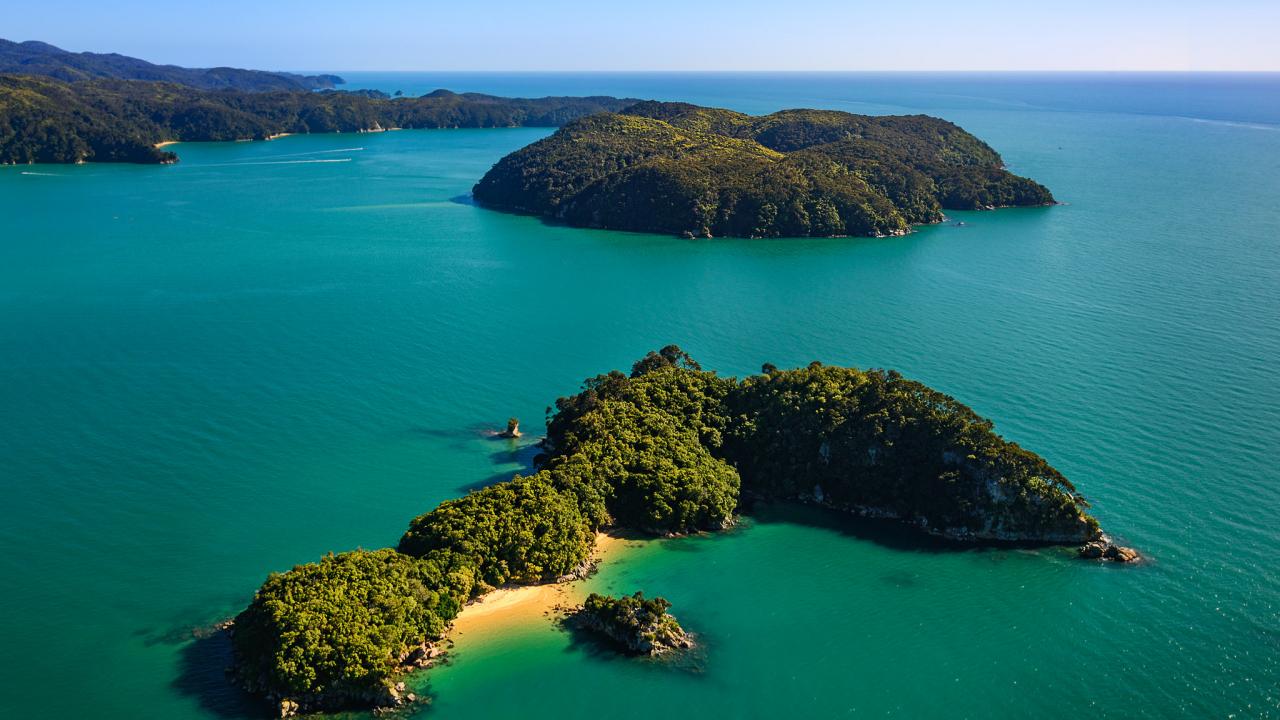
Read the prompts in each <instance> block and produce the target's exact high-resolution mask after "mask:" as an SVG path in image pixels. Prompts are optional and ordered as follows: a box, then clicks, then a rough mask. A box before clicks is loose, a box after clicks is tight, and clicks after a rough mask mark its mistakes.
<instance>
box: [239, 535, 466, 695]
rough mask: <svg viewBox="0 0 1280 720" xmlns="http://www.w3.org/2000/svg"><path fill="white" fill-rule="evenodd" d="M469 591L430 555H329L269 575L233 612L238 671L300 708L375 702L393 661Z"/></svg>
mask: <svg viewBox="0 0 1280 720" xmlns="http://www.w3.org/2000/svg"><path fill="white" fill-rule="evenodd" d="M469 596H470V588H469V587H468V586H467V583H466V582H465V579H460V578H459V576H458V575H456V574H454V575H450V573H449V572H448V569H447V568H442V567H441V566H440V565H438V564H437V563H436V562H434V561H432V560H420V559H417V558H412V557H409V556H408V555H403V554H401V553H398V552H395V551H394V550H378V551H376V552H365V551H363V550H357V551H355V552H349V553H343V554H341V555H329V556H328V557H326V558H324V559H323V560H321V561H320V562H318V563H312V564H310V565H300V566H298V567H295V568H294V569H293V570H291V571H289V572H287V573H282V574H274V575H272V576H271V577H269V578H267V581H266V582H265V583H264V584H263V585H262V587H261V589H259V590H258V593H257V595H256V596H255V597H254V599H253V603H252V604H250V605H249V607H248V608H247V609H245V611H244V612H242V613H240V615H239V616H238V617H237V618H236V622H235V635H234V640H235V645H236V649H237V653H238V657H239V661H240V662H239V666H238V668H237V673H238V675H239V676H240V678H241V679H242V680H243V681H244V683H245V685H246V686H247V687H248V688H249V689H250V690H253V691H256V692H261V693H265V694H269V695H272V696H273V697H275V698H276V699H284V698H293V699H294V700H295V701H302V702H303V703H305V704H304V707H340V706H342V705H344V704H348V703H364V702H367V703H369V704H375V703H377V702H378V700H379V699H380V698H381V697H383V696H384V695H385V694H386V691H387V690H388V687H387V685H386V682H385V681H386V679H387V678H388V677H390V676H391V675H392V674H393V673H394V672H395V671H396V670H397V669H398V667H399V664H400V662H399V661H400V659H401V658H403V657H405V656H406V655H407V654H408V653H409V652H410V650H411V649H412V648H414V647H417V646H419V645H421V644H422V643H423V642H424V641H428V640H430V639H433V638H438V637H440V636H441V635H442V634H443V633H444V630H445V627H446V625H447V624H448V623H449V622H450V621H451V620H453V618H454V616H456V615H457V614H458V610H459V608H460V607H461V604H462V602H463V601H465V600H466V599H467V598H468V597H469Z"/></svg>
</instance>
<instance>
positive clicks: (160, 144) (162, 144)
mask: <svg viewBox="0 0 1280 720" xmlns="http://www.w3.org/2000/svg"><path fill="white" fill-rule="evenodd" d="M180 142H182V141H181V140H161V141H160V142H158V143H156V144H155V145H152V146H151V147H153V148H155V149H157V150H159V149H160V148H162V147H167V146H169V145H177V144H178V143H180Z"/></svg>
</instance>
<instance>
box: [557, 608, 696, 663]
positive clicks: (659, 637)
mask: <svg viewBox="0 0 1280 720" xmlns="http://www.w3.org/2000/svg"><path fill="white" fill-rule="evenodd" d="M670 607H671V603H669V602H667V600H666V599H665V598H660V597H657V598H653V599H651V600H646V599H645V597H644V593H642V592H637V593H636V594H635V595H631V596H626V595H624V596H622V597H620V598H612V597H608V596H606V595H598V594H596V593H592V594H591V595H590V596H588V597H587V599H586V602H584V603H583V604H582V607H580V608H578V609H577V610H575V611H574V612H573V613H572V614H571V615H570V617H569V620H568V622H569V623H570V624H571V625H572V626H574V627H576V628H578V629H580V630H585V631H588V632H591V633H594V634H597V635H600V636H603V637H605V638H607V639H609V640H611V641H612V642H613V643H614V644H615V645H617V646H619V647H621V648H622V649H623V650H625V651H626V652H628V653H631V654H635V655H661V654H663V653H667V652H671V651H673V650H682V649H688V648H691V647H693V637H692V636H691V635H690V634H689V633H687V632H685V630H684V628H682V627H680V623H679V622H677V621H676V619H675V618H674V617H672V616H671V615H670V614H669V613H667V610H668V609H669V608H670Z"/></svg>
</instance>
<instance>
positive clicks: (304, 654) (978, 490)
mask: <svg viewBox="0 0 1280 720" xmlns="http://www.w3.org/2000/svg"><path fill="white" fill-rule="evenodd" d="M543 444H544V447H545V450H546V452H545V453H544V454H543V455H542V456H540V458H539V460H538V467H537V468H536V472H534V473H533V474H531V475H528V476H521V475H516V476H515V477H513V478H512V479H510V480H507V481H504V482H499V483H497V484H494V485H490V486H488V487H485V488H483V489H480V490H476V491H474V492H471V493H469V494H467V495H465V496H463V497H461V498H457V499H454V500H448V501H446V502H444V503H441V504H440V505H439V506H438V507H436V508H434V509H432V510H430V511H428V512H426V513H424V514H422V515H419V516H418V517H416V518H414V519H413V520H412V521H411V522H410V523H409V527H408V530H407V531H406V532H405V534H404V536H403V537H402V538H401V539H400V542H399V544H398V545H397V547H396V548H394V549H391V548H387V549H381V550H372V551H371V550H355V551H351V552H346V553H342V554H338V555H329V556H327V557H325V558H323V559H321V560H320V561H319V562H317V563H312V564H307V565H299V566H297V567H295V568H293V569H292V570H290V571H288V572H284V573H277V574H273V575H271V576H270V577H268V578H267V580H266V582H265V583H264V584H263V585H262V587H261V588H260V589H259V590H258V591H257V593H256V594H255V596H254V598H253V601H252V602H251V603H250V604H249V606H248V607H247V608H246V609H245V610H244V611H243V612H241V613H240V614H239V616H237V617H236V618H235V620H234V622H233V623H231V627H230V632H232V633H233V635H232V645H233V648H234V651H235V656H236V669H235V673H236V677H238V678H239V680H240V682H241V683H242V684H243V685H244V686H245V687H247V688H248V689H249V690H251V691H253V692H255V693H257V694H259V695H261V696H264V697H266V698H269V699H270V700H271V701H272V702H273V703H275V704H276V706H277V707H278V709H279V711H280V713H281V714H282V715H284V716H287V715H290V714H294V713H297V712H305V711H312V710H330V709H338V708H343V707H352V706H357V707H370V706H377V707H385V706H396V705H401V704H404V703H407V702H412V698H411V697H410V694H409V693H407V692H405V686H404V684H403V680H402V677H403V676H404V675H405V674H406V673H408V672H411V671H412V670H414V669H416V668H418V667H422V666H424V664H430V661H431V659H432V658H434V657H435V656H436V655H437V651H436V644H437V643H438V642H439V641H440V640H441V639H442V638H443V637H444V636H445V634H446V633H447V631H448V628H449V625H450V623H451V622H452V621H453V619H454V618H455V617H456V616H457V615H458V613H459V611H460V610H461V609H462V607H463V606H464V604H466V603H468V602H470V601H472V600H475V599H477V598H479V597H481V596H482V595H484V594H485V593H488V592H489V591H491V590H493V589H495V588H498V587H502V586H510V585H527V584H536V583H548V582H557V581H566V580H570V579H574V578H578V577H582V576H583V575H584V574H585V573H587V572H589V571H590V569H591V550H592V545H593V542H594V540H595V534H596V532H597V531H599V530H602V529H630V530H632V531H641V532H645V533H649V534H652V535H657V536H671V535H681V534H687V533H694V532H700V531H716V530H720V529H723V528H727V527H730V526H732V525H733V523H734V520H735V517H736V513H737V512H738V510H739V507H740V506H741V505H742V503H743V502H744V500H748V499H752V498H756V499H769V500H775V501H795V502H804V503H812V504H816V505H821V506H825V507H828V508H833V509H836V510H838V511H843V512H848V513H853V514H857V515H863V516H870V517H878V518H892V519H896V520H899V521H901V522H903V523H907V524H908V525H909V526H911V527H914V528H918V529H919V530H920V531H921V532H924V533H928V534H932V535H937V536H941V537H945V538H949V539H951V540H953V541H955V542H957V543H966V544H974V543H1013V544H1018V545H1030V546H1045V545H1073V546H1080V545H1084V546H1085V547H1087V548H1095V547H1102V548H1103V550H1102V553H1101V554H1100V555H1098V556H1097V557H1099V558H1104V559H1107V558H1109V559H1115V560H1121V559H1129V558H1128V556H1127V555H1126V554H1124V553H1119V552H1110V553H1109V552H1108V551H1107V550H1106V548H1109V547H1111V546H1112V544H1111V542H1110V540H1109V539H1108V538H1107V537H1106V536H1105V535H1104V534H1103V533H1102V530H1101V528H1100V526H1099V523H1098V521H1097V520H1096V519H1094V518H1093V517H1092V516H1091V515H1090V514H1089V513H1088V512H1087V510H1088V508H1089V504H1088V502H1087V501H1086V500H1085V499H1084V497H1083V496H1082V495H1081V494H1080V493H1079V492H1077V490H1076V488H1075V487H1074V486H1073V485H1072V484H1071V483H1070V482H1069V481H1068V480H1067V478H1066V477H1064V476H1063V475H1062V474H1061V473H1060V472H1058V471H1057V470H1055V469H1054V468H1053V467H1052V466H1050V465H1049V463H1048V462H1047V461H1045V460H1044V459H1043V458H1042V457H1040V456H1039V455H1036V454H1035V453H1033V452H1031V451H1029V450H1026V449H1024V448H1022V447H1020V446H1019V445H1017V444H1016V443H1013V442H1010V441H1008V440H1005V439H1004V438H1002V437H1000V435H998V434H997V433H996V432H995V429H994V426H993V424H992V423H991V421H990V420H987V419H985V418H983V417H981V416H979V415H977V414H976V413H974V412H973V410H971V409H970V408H968V407H967V406H965V405H963V404H961V403H960V402H959V401H957V400H955V399H954V398H951V397H950V396H948V395H945V394H943V393H941V392H938V391H937V390H934V389H931V388H929V387H927V386H925V385H923V384H921V383H919V382H915V381H912V380H909V379H907V378H904V377H903V376H902V375H900V374H899V373H897V372H894V371H891V370H890V371H886V370H859V369H855V368H847V367H835V366H828V365H823V364H821V363H818V362H814V363H812V364H810V365H809V366H807V367H803V368H798V369H794V370H779V369H778V368H776V367H774V366H772V365H766V366H764V368H763V369H762V372H761V373H759V374H757V375H753V376H750V377H746V378H743V379H737V378H732V377H721V376H719V375H717V374H716V373H714V372H711V371H707V370H704V369H703V368H702V367H701V366H700V365H699V364H698V363H697V362H696V361H694V359H693V358H691V357H690V356H689V355H688V354H687V353H685V352H684V351H682V350H681V349H680V348H679V347H677V346H674V345H671V346H667V347H665V348H663V349H661V350H659V351H656V352H650V353H649V354H647V355H646V356H645V357H643V358H641V359H640V360H639V361H637V362H636V363H635V364H634V365H633V366H632V368H631V371H630V372H629V373H624V372H620V371H613V372H610V373H607V374H603V375H598V376H596V377H593V378H590V379H588V380H586V381H585V382H584V384H583V386H582V389H581V390H580V391H579V392H578V393H576V394H574V395H570V396H567V397H563V398H560V399H559V400H557V401H556V403H555V407H554V410H553V411H552V412H551V413H550V414H549V417H548V421H547V436H546V439H545V440H544V442H543ZM1082 554H1085V555H1086V556H1088V557H1093V556H1094V555H1093V550H1092V549H1089V550H1087V551H1085V552H1084V553H1082ZM1134 557H1135V558H1136V554H1135V555H1134ZM586 607H588V608H589V610H588V614H587V615H586V616H585V617H586V618H589V624H591V625H598V626H599V627H600V628H601V629H602V631H603V632H606V633H609V634H610V635H614V636H618V635H620V636H621V637H622V638H623V640H624V642H627V643H628V644H631V642H632V641H631V640H627V639H626V638H628V637H629V634H628V633H630V630H620V629H619V627H618V626H617V625H616V622H617V620H616V619H610V618H614V617H615V616H617V617H621V616H624V615H627V614H629V613H633V612H635V613H639V612H643V613H644V614H645V618H644V619H643V622H640V623H639V625H637V627H640V626H643V628H644V629H643V630H641V632H642V634H644V633H648V632H650V631H651V630H653V627H654V625H653V623H657V626H658V627H659V628H666V630H664V631H663V635H662V637H663V638H664V639H663V640H662V643H664V644H673V645H676V646H678V645H679V644H680V642H681V637H682V634H681V633H676V632H675V629H674V627H672V626H671V625H670V624H668V623H667V622H666V620H665V613H666V610H667V606H666V604H665V602H663V601H659V600H657V599H655V600H642V598H641V597H633V598H630V599H621V600H616V599H607V598H599V599H597V600H594V601H590V602H589V603H588V606H586ZM659 610H661V612H659ZM633 629H634V628H633ZM668 631H669V632H668ZM635 646H636V647H637V648H638V649H643V647H644V644H643V643H642V642H638V641H637V642H636V643H635ZM654 647H656V645H654ZM652 649H653V648H652V647H651V648H650V650H652Z"/></svg>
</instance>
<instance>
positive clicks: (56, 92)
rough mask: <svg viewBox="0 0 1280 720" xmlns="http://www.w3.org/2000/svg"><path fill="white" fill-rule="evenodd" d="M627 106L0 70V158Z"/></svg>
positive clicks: (161, 155)
mask: <svg viewBox="0 0 1280 720" xmlns="http://www.w3.org/2000/svg"><path fill="white" fill-rule="evenodd" d="M633 102H635V101H634V100H625V99H618V98H611V97H545V98H504V97H497V96H493V95H482V94H479V93H454V92H451V91H449V90H436V91H434V92H431V93H428V94H426V95H423V96H422V97H416V98H411V97H394V98H393V97H387V96H386V94H385V93H379V92H370V91H355V92H344V91H338V90H325V91H319V92H299V91H293V90H279V91H265V92H248V91H242V90H233V89H216V90H207V89H199V88H194V87H190V86H187V85H180V84H176V83H171V82H153V81H142V80H118V79H95V80H85V81H80V82H64V81H61V80H56V79H53V78H48V77H37V76H34V75H13V74H0V164H26V163H80V162H129V163H151V164H163V163H172V162H175V161H177V159H178V157H177V155H175V154H174V153H173V152H172V151H169V150H164V149H163V148H162V147H160V146H161V145H163V144H168V143H171V142H180V141H185V142H189V141H224V140H266V139H271V138H274V137H278V136H280V135H288V134H297V133H332V132H379V131H383V130H394V129H399V128H495V127H522V126H530V127H534V126H536V127H556V126H559V125H562V124H564V123H565V122H568V121H569V120H572V119H574V118H578V117H582V116H584V115H590V114H592V113H598V112H603V111H608V110H619V109H621V108H623V107H625V106H627V105H630V104H632V103H633Z"/></svg>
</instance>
